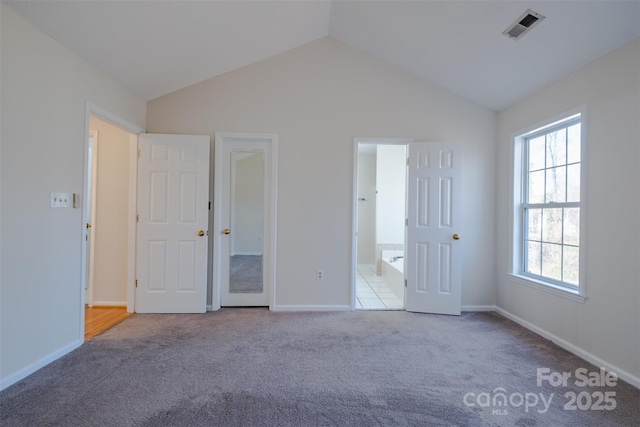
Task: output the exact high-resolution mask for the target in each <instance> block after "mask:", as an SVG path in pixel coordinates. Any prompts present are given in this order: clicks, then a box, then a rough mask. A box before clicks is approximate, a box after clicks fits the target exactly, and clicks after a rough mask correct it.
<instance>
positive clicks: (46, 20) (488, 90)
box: [2, 0, 640, 111]
mask: <svg viewBox="0 0 640 427" xmlns="http://www.w3.org/2000/svg"><path fill="white" fill-rule="evenodd" d="M2 1H3V3H5V4H7V5H8V6H9V7H11V8H12V9H14V10H15V11H16V12H17V13H19V14H20V15H22V16H23V17H24V18H25V19H26V20H27V21H29V22H31V23H32V24H33V25H35V26H36V27H38V28H40V29H41V30H42V31H44V32H45V33H47V34H49V35H50V36H51V37H53V38H54V39H56V40H57V41H59V42H60V43H61V44H63V45H65V46H66V47H67V48H68V49H70V50H71V51H73V52H75V53H76V54H78V55H79V56H81V57H83V58H84V59H85V60H87V61H88V62H89V63H91V64H93V65H94V66H95V67H96V68H98V69H100V70H101V71H102V72H104V73H105V74H106V75H108V76H110V77H112V78H113V79H114V80H116V81H118V82H120V83H121V84H123V85H124V86H126V87H128V88H129V89H130V90H132V91H133V92H134V93H136V94H138V95H139V96H140V97H142V98H143V99H147V100H150V99H154V98H156V97H159V96H162V95H164V94H167V93H170V92H173V91H175V90H178V89H181V88H183V87H186V86H189V85H192V84H194V83H198V82H200V81H203V80H206V79H208V78H211V77H215V76H218V75H220V74H223V73H226V72H229V71H232V70H234V69H237V68H239V67H242V66H245V65H248V64H252V63H255V62H257V61H260V60H262V59H265V58H268V57H270V56H272V55H275V54H278V53H280V52H284V51H286V50H288V49H291V48H294V47H297V46H301V45H304V44H306V43H309V42H312V41H314V40H317V39H320V38H322V37H327V36H329V37H333V38H335V39H337V40H339V41H341V42H344V43H346V44H348V45H350V46H352V47H354V48H356V49H359V50H362V51H364V52H367V53H369V54H371V55H373V56H375V57H377V58H379V59H381V60H383V61H385V62H387V63H389V64H392V65H395V66H397V67H399V68H401V69H404V70H406V71H408V72H409V73H412V74H414V75H416V76H418V77H420V78H423V79H424V80H426V81H428V82H431V83H434V84H437V85H440V86H443V87H444V88H446V89H448V90H450V91H452V92H454V93H457V94H458V95H461V96H463V97H465V98H467V99H469V100H472V101H474V102H477V103H478V104H481V105H484V106H486V107H488V108H490V109H493V110H496V111H499V110H501V109H503V108H505V107H507V106H509V105H511V104H513V103H514V102H517V101H518V100H520V99H522V98H524V97H526V96H528V95H530V94H531V93H533V92H535V91H536V90H538V89H540V88H542V87H544V86H546V85H548V84H550V83H551V82H553V81H555V80H557V79H559V78H561V77H563V76H565V75H567V74H569V73H571V72H572V71H574V70H577V69H578V68H580V67H582V66H584V65H586V64H588V63H589V62H591V61H593V60H594V59H596V58H598V57H600V56H602V55H604V54H606V53H608V52H610V51H612V50H614V49H616V48H618V47H620V46H622V45H623V44H625V43H626V42H628V41H630V40H632V39H634V38H636V37H639V36H640V1H637V0H633V1H608V0H600V1H527V0H510V1H481V0H472V1H430V0H423V1H404V0H392V1H366V0H360V1H339V0H334V1H329V0H321V1H313V0H289V1H271V0H258V1H246V0H235V1H220V0H208V1H206V0H205V1H202V0H200V1H190V0H154V1H113V0H103V1H59V0H55V1H53V0H48V1H31V0H21V1H6V0H2ZM527 9H533V10H534V11H535V12H537V13H540V14H542V15H544V16H545V17H546V19H544V20H542V21H540V22H539V23H538V24H537V25H536V26H535V27H534V28H532V29H531V31H530V32H528V33H527V34H525V35H524V36H523V37H522V38H521V39H519V40H516V41H514V40H511V39H509V38H508V37H506V36H504V35H503V34H502V31H503V30H505V29H506V28H507V27H508V26H509V25H510V24H511V23H512V22H513V21H515V20H516V19H517V18H518V17H520V16H521V15H522V14H523V12H525V11H526V10H527Z"/></svg>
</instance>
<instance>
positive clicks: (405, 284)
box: [404, 279, 407, 288]
mask: <svg viewBox="0 0 640 427" xmlns="http://www.w3.org/2000/svg"><path fill="white" fill-rule="evenodd" d="M404 287H405V288H406V287H407V279H404Z"/></svg>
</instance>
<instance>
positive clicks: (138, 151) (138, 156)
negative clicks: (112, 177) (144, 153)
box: [138, 149, 140, 158]
mask: <svg viewBox="0 0 640 427" xmlns="http://www.w3.org/2000/svg"><path fill="white" fill-rule="evenodd" d="M138 158H140V150H139V149H138Z"/></svg>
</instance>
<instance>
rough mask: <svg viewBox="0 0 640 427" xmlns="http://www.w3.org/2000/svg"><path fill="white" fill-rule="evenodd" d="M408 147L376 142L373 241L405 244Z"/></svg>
mask: <svg viewBox="0 0 640 427" xmlns="http://www.w3.org/2000/svg"><path fill="white" fill-rule="evenodd" d="M406 173H407V147H406V146H404V145H384V144H382V145H378V156H377V158H376V190H377V197H376V244H390V243H393V244H401V245H402V244H404V229H405V215H406V212H405V197H406V191H405V187H406Z"/></svg>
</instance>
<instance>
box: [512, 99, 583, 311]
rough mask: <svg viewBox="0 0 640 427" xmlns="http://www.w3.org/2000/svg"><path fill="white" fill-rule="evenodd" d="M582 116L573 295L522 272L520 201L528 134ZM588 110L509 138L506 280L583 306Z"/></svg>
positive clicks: (559, 116)
mask: <svg viewBox="0 0 640 427" xmlns="http://www.w3.org/2000/svg"><path fill="white" fill-rule="evenodd" d="M577 114H580V127H581V137H582V144H581V153H580V154H581V157H580V164H581V165H582V166H581V168H580V271H579V275H580V276H579V283H580V285H579V289H578V291H577V292H576V291H573V290H571V289H568V288H564V287H562V286H558V285H556V284H554V283H552V282H547V281H544V280H540V279H537V278H534V277H531V276H529V275H526V274H524V273H523V272H522V263H523V250H524V248H523V245H522V238H523V230H524V226H523V223H522V221H523V219H522V214H521V213H522V209H521V201H522V194H523V191H524V188H523V181H524V180H523V177H522V171H523V168H524V165H523V159H524V156H523V151H522V150H523V147H524V140H525V137H527V136H528V135H529V134H531V133H533V132H534V131H536V130H539V129H541V128H545V127H552V126H553V125H555V124H557V123H558V122H561V121H564V120H566V119H568V118H569V117H571V116H575V115H577ZM587 139H588V134H587V108H586V105H582V106H579V107H576V108H574V109H571V110H569V111H565V112H563V113H561V114H557V115H555V116H553V117H551V118H549V119H547V120H544V121H542V122H539V123H537V124H535V125H532V126H529V127H527V128H525V129H522V130H520V131H517V132H514V133H513V134H512V136H511V138H510V141H511V142H510V165H511V166H510V172H511V174H510V175H511V180H510V188H509V190H510V191H509V195H510V196H509V197H510V199H509V208H510V212H509V263H508V265H509V267H508V271H507V276H508V277H510V278H511V279H512V281H513V283H517V284H520V285H524V286H528V287H531V288H534V289H538V290H540V291H543V292H545V293H550V294H553V295H557V296H559V297H562V298H566V299H569V300H572V301H576V302H579V303H584V302H585V301H586V300H587V274H586V269H587V234H586V230H587V216H586V213H587V209H586V206H587V191H586V188H587V173H586V171H587V152H588V150H587Z"/></svg>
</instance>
